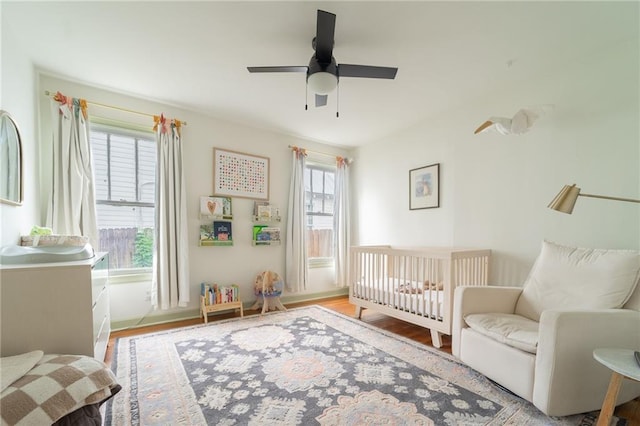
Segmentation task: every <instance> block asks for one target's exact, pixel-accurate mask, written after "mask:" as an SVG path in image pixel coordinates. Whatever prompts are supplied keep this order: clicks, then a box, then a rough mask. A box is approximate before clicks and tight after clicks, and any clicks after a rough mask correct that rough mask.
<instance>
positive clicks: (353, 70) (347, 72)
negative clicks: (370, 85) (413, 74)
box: [338, 64, 398, 80]
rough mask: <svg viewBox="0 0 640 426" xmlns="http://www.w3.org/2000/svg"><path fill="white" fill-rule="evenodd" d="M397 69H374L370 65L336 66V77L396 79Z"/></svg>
mask: <svg viewBox="0 0 640 426" xmlns="http://www.w3.org/2000/svg"><path fill="white" fill-rule="evenodd" d="M397 72H398V68H391V67H374V66H371V65H350V64H340V65H338V76H340V77H364V78H387V79H390V80H393V79H394V78H396V73H397Z"/></svg>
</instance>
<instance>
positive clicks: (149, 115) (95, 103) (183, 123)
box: [44, 90, 187, 126]
mask: <svg viewBox="0 0 640 426" xmlns="http://www.w3.org/2000/svg"><path fill="white" fill-rule="evenodd" d="M44 94H45V95H46V96H49V97H53V96H55V95H56V94H55V93H53V92H50V91H48V90H45V91H44ZM87 103H88V104H91V105H95V106H99V107H103V108H109V109H115V110H118V111H124V112H129V113H131V114H138V115H146V116H147V117H151V118H153V117H157V116H158V115H157V114H149V113H147V112H140V111H135V110H132V109H127V108H122V107H119V106H113V105H107V104H101V103H99V102H93V101H87ZM180 123H181V124H182V125H183V126H186V125H187V122H186V121H182V120H180Z"/></svg>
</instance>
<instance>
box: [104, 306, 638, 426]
mask: <svg viewBox="0 0 640 426" xmlns="http://www.w3.org/2000/svg"><path fill="white" fill-rule="evenodd" d="M314 304H315V305H322V306H324V307H325V308H328V309H332V310H334V311H336V312H340V313H342V314H345V315H348V316H353V315H354V313H355V307H354V306H353V305H352V304H350V303H349V298H348V297H347V296H340V297H333V298H330V299H323V300H316V301H312V302H303V303H295V304H289V305H287V307H289V308H294V307H299V306H307V305H314ZM259 312H260V311H249V310H246V309H245V310H244V314H245V316H247V315H258V314H259ZM235 316H238V317H239V316H240V313H233V312H232V311H230V312H229V313H223V314H219V315H210V316H209V317H208V318H209V322H215V321H218V320H221V319H226V318H233V317H235ZM362 321H364V322H367V323H368V324H371V325H374V326H376V327H380V328H382V329H385V330H388V331H391V332H394V333H396V334H399V335H401V336H404V337H406V338H409V339H412V340H415V341H417V342H420V343H424V344H425V345H429V346H432V343H431V335H430V333H429V330H427V329H425V328H423V327H420V326H417V325H414V324H410V323H408V322H405V321H402V320H398V319H395V318H392V317H389V316H386V315H382V314H379V313H377V312H375V311H371V310H366V309H365V310H364V311H363V314H362ZM202 322H203V321H202V319H192V320H185V321H177V322H172V323H167V324H160V325H153V326H147V327H140V328H135V329H129V330H122V331H115V332H113V333H111V336H110V339H109V346H108V347H107V354H106V358H105V362H106V363H107V364H108V365H110V364H111V360H112V359H113V348H114V344H115V341H116V339H118V338H120V337H125V336H134V335H139V334H144V333H153V332H156V331H161V330H167V329H172V328H178V327H185V326H189V325H195V324H201V323H202ZM440 350H442V351H443V352H447V353H449V354H450V353H451V339H450V338H449V337H448V336H443V346H442V348H440ZM615 414H616V415H617V416H619V417H622V418H625V419H626V420H627V424H628V426H640V398H636V399H635V400H633V401H630V402H628V403H626V404H623V405H621V406H619V407H617V408H616V411H615Z"/></svg>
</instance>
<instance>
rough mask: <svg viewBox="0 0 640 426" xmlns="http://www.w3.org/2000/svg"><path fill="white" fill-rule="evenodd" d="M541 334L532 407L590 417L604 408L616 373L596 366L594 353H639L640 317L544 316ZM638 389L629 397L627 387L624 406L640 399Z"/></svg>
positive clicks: (602, 312)
mask: <svg viewBox="0 0 640 426" xmlns="http://www.w3.org/2000/svg"><path fill="white" fill-rule="evenodd" d="M539 330H540V331H539V340H538V351H537V354H536V366H535V380H534V383H535V386H534V389H533V403H534V404H535V405H536V406H537V407H538V408H543V407H547V410H543V411H545V412H547V413H548V414H549V415H564V414H563V413H566V412H582V411H588V410H591V409H592V408H589V407H598V406H599V404H600V403H601V402H602V399H603V397H604V394H605V392H606V390H607V384H608V383H609V379H610V377H611V372H610V371H609V370H608V369H607V368H605V367H603V366H602V365H600V364H599V363H598V362H597V361H596V360H594V358H593V350H594V349H596V348H606V347H613V348H627V349H635V350H637V349H638V348H640V312H638V311H634V310H630V309H599V310H581V311H560V310H553V311H543V312H542V315H541V317H540V329H539ZM636 386H637V387H635V389H632V388H631V386H629V387H628V388H626V389H627V391H626V394H625V392H624V390H625V388H624V387H623V392H621V394H620V398H619V402H625V401H623V399H625V397H626V398H628V399H631V398H633V397H634V396H637V395H640V385H636ZM633 393H635V395H632V394H633ZM567 395H572V397H571V398H566V396H567ZM628 399H627V400H628ZM571 404H581V405H575V406H569V405H571ZM583 408H584V409H583Z"/></svg>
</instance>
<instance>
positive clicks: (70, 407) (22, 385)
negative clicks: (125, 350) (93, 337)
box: [0, 355, 118, 425]
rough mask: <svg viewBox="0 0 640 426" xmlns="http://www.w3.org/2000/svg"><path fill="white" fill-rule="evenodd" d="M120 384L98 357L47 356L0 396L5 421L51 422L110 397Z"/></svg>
mask: <svg viewBox="0 0 640 426" xmlns="http://www.w3.org/2000/svg"><path fill="white" fill-rule="evenodd" d="M117 386H118V384H117V382H116V378H115V376H114V375H113V373H112V372H111V370H109V368H108V367H107V366H106V365H105V364H104V363H103V362H100V361H98V360H96V359H94V358H90V357H86V356H81V355H45V356H44V357H42V359H41V360H40V361H39V362H38V363H37V364H36V365H35V367H33V368H32V369H31V370H30V371H29V372H27V374H25V375H24V376H22V377H21V378H20V379H18V380H16V381H15V382H13V383H12V384H11V385H9V386H8V387H7V388H6V389H5V390H4V391H3V392H2V394H1V395H0V413H1V414H0V415H1V417H2V424H3V425H5V424H7V425H45V424H51V423H53V422H55V421H57V420H58V419H60V418H61V417H64V416H65V415H67V414H68V413H71V412H72V411H74V410H76V409H78V408H80V407H83V406H85V405H89V404H94V403H99V402H102V401H104V400H106V399H108V398H109V397H110V396H111V395H112V392H111V389H112V388H115V387H117Z"/></svg>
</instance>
